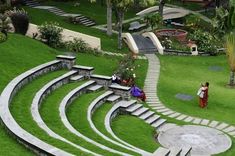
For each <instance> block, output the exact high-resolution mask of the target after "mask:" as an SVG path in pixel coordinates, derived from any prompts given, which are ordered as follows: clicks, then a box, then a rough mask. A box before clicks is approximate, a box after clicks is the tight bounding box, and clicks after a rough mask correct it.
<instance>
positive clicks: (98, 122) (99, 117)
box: [92, 103, 115, 140]
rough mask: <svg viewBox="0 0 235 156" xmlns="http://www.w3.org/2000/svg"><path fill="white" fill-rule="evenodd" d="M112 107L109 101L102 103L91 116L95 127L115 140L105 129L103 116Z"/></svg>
mask: <svg viewBox="0 0 235 156" xmlns="http://www.w3.org/2000/svg"><path fill="white" fill-rule="evenodd" d="M112 107H113V104H111V103H104V104H103V105H102V106H101V107H99V108H98V109H97V110H96V111H95V112H94V114H93V116H92V121H93V123H94V125H95V126H96V128H97V129H98V130H99V131H100V132H101V133H103V134H104V135H106V136H108V137H109V138H112V139H113V140H115V139H114V138H113V137H112V135H111V134H109V133H108V132H107V131H106V129H105V122H104V121H105V116H106V115H107V113H108V111H109V110H110V109H111V108H112Z"/></svg>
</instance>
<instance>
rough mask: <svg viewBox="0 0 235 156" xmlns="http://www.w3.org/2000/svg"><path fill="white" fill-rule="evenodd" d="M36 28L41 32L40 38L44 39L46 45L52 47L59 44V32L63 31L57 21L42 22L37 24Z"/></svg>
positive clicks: (60, 38) (60, 36)
mask: <svg viewBox="0 0 235 156" xmlns="http://www.w3.org/2000/svg"><path fill="white" fill-rule="evenodd" d="M38 29H39V32H40V34H41V35H40V38H41V39H42V40H43V41H45V42H46V44H47V45H49V46H51V47H54V48H56V47H60V46H61V40H62V35H61V32H62V31H63V29H62V28H60V27H59V24H58V23H53V22H50V23H47V22H45V23H44V24H42V25H41V26H39V27H38Z"/></svg>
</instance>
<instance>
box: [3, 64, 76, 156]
mask: <svg viewBox="0 0 235 156" xmlns="http://www.w3.org/2000/svg"><path fill="white" fill-rule="evenodd" d="M60 68H62V62H61V61H58V60H55V61H51V62H48V63H45V64H42V65H39V66H37V67H35V68H33V69H30V70H28V71H26V72H24V73H22V74H21V75H19V76H17V77H16V78H14V79H13V80H12V81H11V82H10V83H8V85H7V86H6V87H5V88H4V90H3V92H2V93H1V96H0V116H1V122H2V123H3V124H4V125H5V127H6V128H7V130H8V131H9V132H10V134H12V135H13V136H15V137H16V139H17V140H18V141H19V142H20V143H23V144H24V145H25V146H26V147H27V148H29V149H31V150H32V151H34V152H35V153H38V154H39V155H41V154H43V155H44V154H46V155H61V156H62V155H66V156H70V155H72V154H70V153H67V152H65V151H63V150H61V149H58V148H56V147H54V146H52V145H50V144H47V143H46V142H44V141H42V140H40V139H38V138H37V137H35V136H33V135H32V134H30V133H28V132H27V131H26V130H24V129H22V128H21V127H20V126H19V125H18V123H17V122H16V121H15V119H14V118H13V116H12V114H11V112H10V110H9V105H10V102H11V100H12V98H13V97H14V95H15V94H16V93H17V92H18V90H20V88H22V87H23V86H24V85H25V84H27V83H28V82H30V81H31V80H33V79H34V78H36V77H38V76H40V75H42V74H45V73H47V72H49V71H54V70H57V69H60Z"/></svg>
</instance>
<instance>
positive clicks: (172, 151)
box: [168, 147, 182, 156]
mask: <svg viewBox="0 0 235 156" xmlns="http://www.w3.org/2000/svg"><path fill="white" fill-rule="evenodd" d="M181 151H182V149H181V148H179V147H172V148H170V154H169V155H168V156H177V155H178V156H179V155H180V153H181Z"/></svg>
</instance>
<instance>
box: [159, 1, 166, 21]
mask: <svg viewBox="0 0 235 156" xmlns="http://www.w3.org/2000/svg"><path fill="white" fill-rule="evenodd" d="M165 3H166V0H160V2H159V14H160V16H161V17H163V8H164V5H165Z"/></svg>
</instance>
